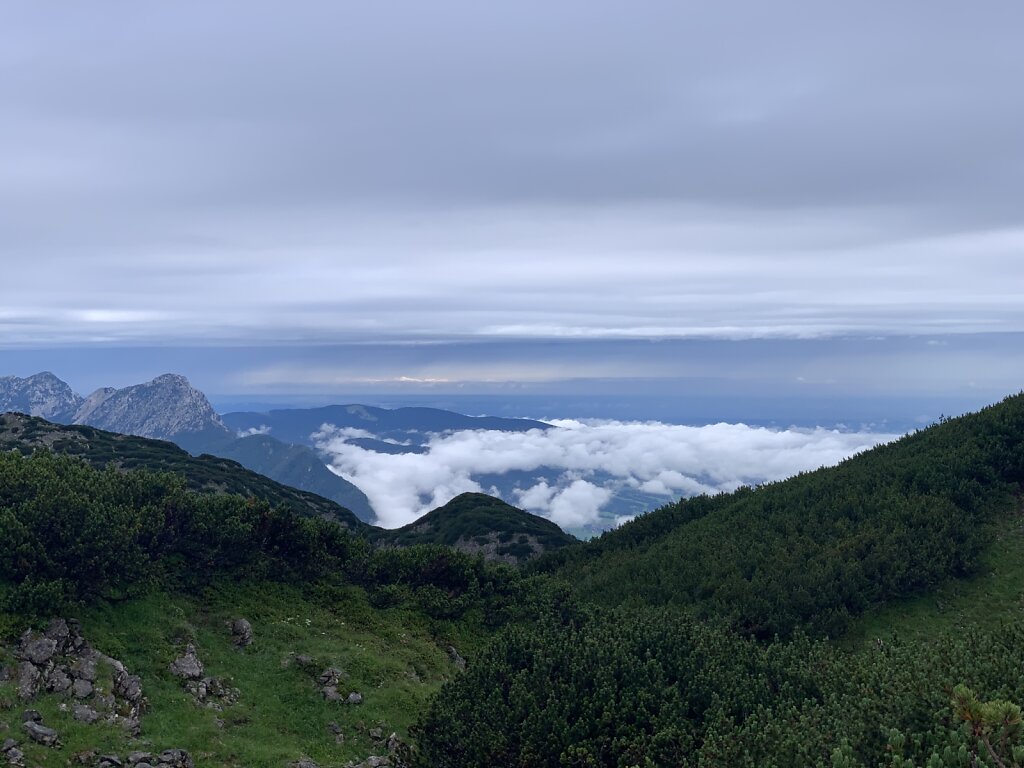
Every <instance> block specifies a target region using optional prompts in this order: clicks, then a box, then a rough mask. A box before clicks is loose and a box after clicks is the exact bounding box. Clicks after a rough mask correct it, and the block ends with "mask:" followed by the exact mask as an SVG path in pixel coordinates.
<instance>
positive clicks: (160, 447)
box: [0, 413, 367, 530]
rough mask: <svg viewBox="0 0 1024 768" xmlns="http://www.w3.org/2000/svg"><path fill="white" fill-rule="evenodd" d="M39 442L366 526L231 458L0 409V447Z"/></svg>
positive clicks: (27, 450) (99, 463)
mask: <svg viewBox="0 0 1024 768" xmlns="http://www.w3.org/2000/svg"><path fill="white" fill-rule="evenodd" d="M39 448H45V449H49V450H52V451H54V452H55V453H61V454H66V455H70V456H78V457H81V458H82V459H83V460H85V461H87V462H88V463H89V464H91V465H92V466H93V467H96V468H97V469H103V468H105V467H106V466H107V465H108V464H112V465H114V466H116V467H118V468H120V469H125V470H128V469H148V470H156V471H163V472H173V473H175V474H177V475H179V476H181V477H182V478H184V479H185V481H186V483H187V484H188V487H189V488H191V489H192V490H196V491H207V492H213V493H233V494H240V495H243V496H255V497H257V498H260V499H262V500H264V501H266V502H267V503H269V504H272V505H279V504H283V505H285V506H287V507H288V508H289V509H291V510H292V511H294V512H296V513H298V514H300V515H315V516H318V517H324V518H327V519H330V520H335V521H337V522H338V523H340V524H341V525H343V526H345V527H347V528H351V529H353V530H359V529H362V528H365V527H367V526H366V524H365V523H363V521H362V520H360V519H359V518H358V517H356V515H354V514H353V513H352V512H351V511H349V510H348V509H347V508H345V507H342V506H341V505H339V504H337V503H335V502H333V501H331V500H329V499H326V498H324V497H323V496H318V495H317V494H315V493H310V492H308V491H301V490H299V489H297V488H292V487H290V486H287V485H282V484H280V483H278V482H275V481H274V480H271V479H270V478H269V477H266V476H264V475H262V474H259V473H258V472H254V471H251V470H248V469H246V468H245V467H243V466H242V465H241V464H239V463H238V462H236V461H232V460H231V459H225V458H219V457H216V456H210V455H208V454H204V455H202V456H192V455H191V454H189V453H188V452H187V451H185V450H183V449H181V448H179V447H178V446H176V445H175V444H174V443H171V442H168V441H166V440H152V439H149V438H145V437H134V436H132V435H122V434H117V433H114V432H107V431H105V430H102V429H97V428H95V427H88V426H84V425H64V424H53V423H51V422H49V421H46V420H44V419H40V418H37V417H34V416H26V415H24V414H20V413H3V414H0V449H6V450H14V451H18V452H19V453H22V454H25V455H29V454H31V453H32V452H33V451H35V450H36V449H39ZM324 471H327V470H326V469H325V470H324Z"/></svg>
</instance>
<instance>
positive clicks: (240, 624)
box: [231, 619, 253, 648]
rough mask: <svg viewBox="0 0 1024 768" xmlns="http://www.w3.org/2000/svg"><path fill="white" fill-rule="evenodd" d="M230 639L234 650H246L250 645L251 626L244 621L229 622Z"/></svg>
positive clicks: (251, 636) (251, 637) (251, 638)
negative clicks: (233, 644)
mask: <svg viewBox="0 0 1024 768" xmlns="http://www.w3.org/2000/svg"><path fill="white" fill-rule="evenodd" d="M231 639H232V640H233V641H234V643H235V647H236V648H248V647H249V646H250V645H252V640H253V634H252V624H250V623H249V622H248V621H247V620H246V619H235V620H234V621H232V622H231Z"/></svg>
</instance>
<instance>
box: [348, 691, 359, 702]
mask: <svg viewBox="0 0 1024 768" xmlns="http://www.w3.org/2000/svg"><path fill="white" fill-rule="evenodd" d="M345 703H346V704H362V703H363V694H361V693H356V692H355V691H352V693H350V694H349V695H348V698H347V699H345Z"/></svg>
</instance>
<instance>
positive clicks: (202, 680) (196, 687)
mask: <svg viewBox="0 0 1024 768" xmlns="http://www.w3.org/2000/svg"><path fill="white" fill-rule="evenodd" d="M169 669H170V671H171V674H172V675H174V676H175V677H180V678H181V679H182V681H183V682H184V688H185V691H186V692H187V693H188V694H189V695H191V696H192V698H194V699H195V700H196V703H197V704H202V705H203V706H205V707H208V708H210V709H215V710H218V711H220V710H222V709H224V707H230V706H231V705H232V704H235V703H236V702H237V701H238V698H239V696H241V693H242V692H241V691H240V690H238V689H237V688H234V687H232V686H231V685H229V684H228V681H226V680H223V679H221V678H218V677H211V676H209V675H204V674H203V672H204V671H205V670H204V668H203V662H202V661H200V660H199V654H198V653H197V651H196V647H195V646H194V645H192V643H189V644H188V645H187V646H185V652H184V653H183V654H182V655H181V656H179V657H178V658H176V659H175V660H174V661H172V662H171V663H170V667H169Z"/></svg>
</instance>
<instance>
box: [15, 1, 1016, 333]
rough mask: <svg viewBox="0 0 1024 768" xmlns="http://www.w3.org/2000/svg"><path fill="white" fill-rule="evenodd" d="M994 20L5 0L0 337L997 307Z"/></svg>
mask: <svg viewBox="0 0 1024 768" xmlns="http://www.w3.org/2000/svg"><path fill="white" fill-rule="evenodd" d="M1022 22H1024V10H1021V7H1020V5H1019V4H1018V3H1014V2H995V3H991V4H988V5H986V7H985V8H984V9H977V8H973V7H967V6H965V5H964V4H962V3H954V2H938V3H930V4H929V5H928V8H927V12H924V11H922V10H921V9H919V8H917V7H914V6H910V5H907V6H894V5H893V4H891V3H881V2H869V3H860V4H857V5H856V6H852V5H851V6H849V7H848V8H845V9H840V8H837V7H835V6H823V5H821V4H818V3H810V2H806V3H793V2H780V3H772V4H761V3H752V2H751V3H728V2H727V3H716V4H700V5H697V4H689V3H676V2H652V3H645V4H643V5H640V6H638V5H636V4H632V3H623V2H592V1H589V2H584V1H583V0H576V1H571V2H565V3H557V4H551V3H539V2H520V3H510V4H501V5H497V4H480V3H475V2H470V1H469V0H463V1H461V2H452V1H447V2H436V3H430V4H422V3H415V2H403V3H398V4H394V3H389V4H350V3H334V2H327V1H326V0H324V1H323V2H309V3H303V4H301V5H299V6H295V5H294V4H285V3H272V2H247V3H218V4H215V5H211V4H209V3H200V2H182V3H174V4H133V5H126V4H123V3H113V2H110V3H106V2H99V3H90V4H89V6H88V7H85V6H80V7H73V6H65V7H62V8H61V9H60V10H59V12H55V11H54V10H53V8H51V7H45V6H43V5H40V4H29V3H21V4H16V5H14V6H13V7H12V8H9V9H7V11H6V12H5V18H4V24H3V27H2V31H0V43H2V45H0V70H2V71H3V73H4V74H3V77H0V142H2V146H4V147H5V148H7V152H8V156H7V157H5V159H4V162H3V163H2V164H0V209H2V210H3V211H4V215H3V217H2V218H0V258H2V260H3V264H2V266H3V272H4V281H3V283H2V285H0V333H2V336H3V338H4V339H5V340H6V341H7V342H8V343H21V344H43V343H53V342H55V341H70V342H76V343H77V342H88V341H94V342H102V341H112V342H117V343H127V342H131V341H138V342H140V343H143V342H153V341H167V340H179V341H189V340H191V341H204V342H205V341H209V340H210V339H218V340H224V341H231V340H286V341H294V340H306V341H321V340H334V339H339V338H355V337H366V338H410V337H416V338H420V337H424V336H427V337H443V338H450V337H452V336H466V335H470V336H479V335H483V336H502V337H505V336H512V337H552V336H554V337H565V336H568V337H581V336H582V337H592V336H598V337H609V336H610V337H614V336H620V335H627V336H640V337H661V336H674V335H675V336H689V335H694V336H702V335H711V336H716V337H726V338H731V337H737V336H738V337H750V336H778V335H783V336H803V335H822V334H832V333H844V332H851V331H852V332H867V333H871V332H915V331H920V332H925V331H927V332H933V331H936V330H939V329H946V330H950V331H954V332H959V331H965V330H974V331H978V330H997V331H998V330H1024V312H1022V309H1021V306H1020V302H1019V301H1018V300H1017V298H1016V297H1017V296H1019V295H1020V294H1021V293H1022V292H1024V276H1022V275H1024V270H1021V269H1019V267H1018V264H1019V254H1020V253H1021V250H1022V247H1024V216H1022V214H1021V209H1020V206H1019V200H1020V199H1022V198H1024V146H1022V144H1021V142H1020V141H1019V136H1020V135H1022V134H1024V102H1022V101H1021V100H1020V99H1018V98H1014V94H1015V93H1016V91H1017V90H1018V88H1019V83H1020V82H1021V81H1022V80H1024V54H1022V53H1021V48H1020V46H1019V44H1018V43H1019V41H1018V39H1017V37H1018V31H1019V29H1020V28H1021V23H1022Z"/></svg>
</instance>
